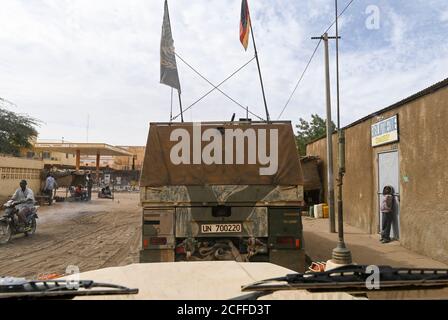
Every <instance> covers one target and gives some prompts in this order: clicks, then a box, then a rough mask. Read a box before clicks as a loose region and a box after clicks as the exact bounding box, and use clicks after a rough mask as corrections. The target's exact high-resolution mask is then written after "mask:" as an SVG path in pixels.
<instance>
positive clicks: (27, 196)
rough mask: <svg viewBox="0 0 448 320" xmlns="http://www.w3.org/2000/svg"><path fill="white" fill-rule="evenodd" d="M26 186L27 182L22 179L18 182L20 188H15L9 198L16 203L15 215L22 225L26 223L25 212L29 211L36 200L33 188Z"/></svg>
mask: <svg viewBox="0 0 448 320" xmlns="http://www.w3.org/2000/svg"><path fill="white" fill-rule="evenodd" d="M27 186H28V182H27V181H26V180H22V181H21V182H20V188H19V189H17V190H16V192H15V193H14V195H13V196H12V198H11V200H13V201H14V203H15V204H16V208H17V210H18V212H17V217H18V218H19V222H20V223H22V224H24V225H26V216H27V214H28V213H29V212H31V210H32V208H33V207H34V204H35V202H36V200H35V198H34V193H33V190H31V189H30V188H28V187H27Z"/></svg>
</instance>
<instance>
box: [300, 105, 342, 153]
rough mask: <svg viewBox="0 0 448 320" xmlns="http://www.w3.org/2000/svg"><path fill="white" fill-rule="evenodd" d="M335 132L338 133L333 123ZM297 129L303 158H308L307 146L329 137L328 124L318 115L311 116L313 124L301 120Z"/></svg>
mask: <svg viewBox="0 0 448 320" xmlns="http://www.w3.org/2000/svg"><path fill="white" fill-rule="evenodd" d="M331 124H332V127H333V132H335V131H336V125H335V124H334V122H332V123H331ZM296 128H297V130H298V131H297V136H296V140H297V148H298V149H299V154H300V155H301V156H306V146H307V144H309V143H310V142H312V141H314V140H318V139H321V138H323V137H325V136H326V135H327V122H326V120H325V119H322V118H321V117H319V115H317V114H313V115H311V122H308V121H306V120H304V119H302V118H300V123H299V124H298V125H297V126H296Z"/></svg>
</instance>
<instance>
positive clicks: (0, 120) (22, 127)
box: [0, 108, 39, 156]
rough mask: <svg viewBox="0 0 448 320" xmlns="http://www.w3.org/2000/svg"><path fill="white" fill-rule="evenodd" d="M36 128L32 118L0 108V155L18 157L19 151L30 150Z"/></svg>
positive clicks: (35, 134)
mask: <svg viewBox="0 0 448 320" xmlns="http://www.w3.org/2000/svg"><path fill="white" fill-rule="evenodd" d="M38 126H39V121H38V120H36V119H34V118H31V117H29V116H27V115H20V114H17V113H14V112H12V111H8V110H6V109H3V108H0V153H3V154H10V155H13V156H18V155H19V154H20V149H22V148H31V147H32V145H31V143H30V141H31V140H32V139H33V138H36V137H37V135H38V132H37V130H36V127H38Z"/></svg>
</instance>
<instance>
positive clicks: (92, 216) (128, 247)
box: [0, 194, 141, 279]
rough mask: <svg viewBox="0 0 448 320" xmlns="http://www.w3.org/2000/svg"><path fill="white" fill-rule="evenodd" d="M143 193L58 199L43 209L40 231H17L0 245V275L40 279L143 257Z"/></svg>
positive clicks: (132, 260) (116, 264)
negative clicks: (86, 200)
mask: <svg viewBox="0 0 448 320" xmlns="http://www.w3.org/2000/svg"><path fill="white" fill-rule="evenodd" d="M138 201H139V195H138V194H116V198H115V201H112V200H98V199H96V196H95V195H94V196H93V201H92V202H91V203H88V204H84V203H83V204H80V203H59V204H55V205H54V206H52V207H47V206H45V207H42V208H40V210H39V217H40V219H39V221H38V227H37V232H36V234H35V235H34V236H32V237H30V238H25V237H24V236H23V235H18V236H15V237H14V238H13V240H12V241H11V243H9V244H8V245H4V246H1V247H0V275H1V276H15V277H26V278H29V279H32V278H36V277H38V276H39V275H41V274H50V273H58V274H63V273H65V270H66V268H67V266H69V265H74V266H78V267H79V268H80V271H81V272H86V271H90V270H95V269H99V268H104V267H113V266H123V265H128V264H131V263H135V262H138V255H139V250H140V242H141V241H140V239H141V210H140V208H139V207H138Z"/></svg>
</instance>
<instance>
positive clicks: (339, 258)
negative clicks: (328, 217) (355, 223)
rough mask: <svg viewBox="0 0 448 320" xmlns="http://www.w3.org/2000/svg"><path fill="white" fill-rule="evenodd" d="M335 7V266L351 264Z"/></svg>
mask: <svg viewBox="0 0 448 320" xmlns="http://www.w3.org/2000/svg"><path fill="white" fill-rule="evenodd" d="M335 7H336V81H337V85H336V86H337V111H338V142H339V148H338V150H339V157H338V168H339V172H338V180H337V182H338V199H337V202H338V233H339V234H338V236H339V242H338V246H337V247H336V248H335V249H334V250H333V257H332V258H333V259H332V260H333V262H334V263H336V264H341V265H347V264H352V262H353V261H352V254H351V252H350V250H348V249H347V246H346V245H345V241H344V205H343V199H342V190H343V184H344V174H345V133H344V131H343V130H342V128H341V108H340V85H339V83H340V82H339V11H338V0H335Z"/></svg>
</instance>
